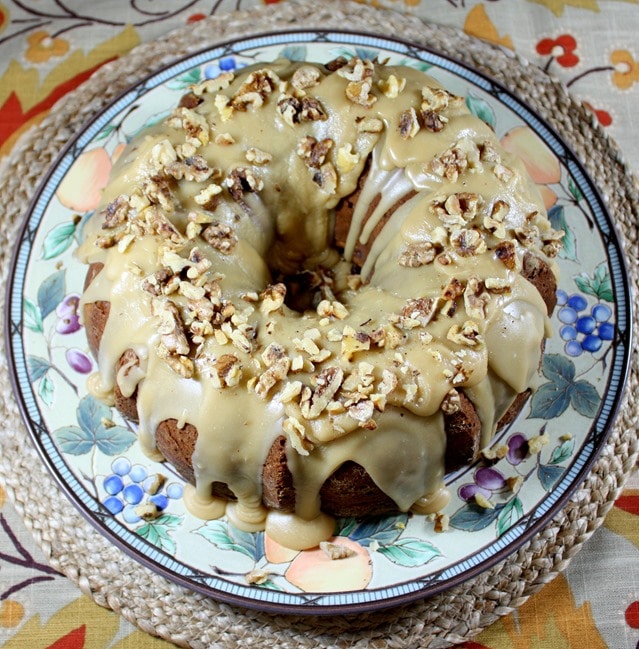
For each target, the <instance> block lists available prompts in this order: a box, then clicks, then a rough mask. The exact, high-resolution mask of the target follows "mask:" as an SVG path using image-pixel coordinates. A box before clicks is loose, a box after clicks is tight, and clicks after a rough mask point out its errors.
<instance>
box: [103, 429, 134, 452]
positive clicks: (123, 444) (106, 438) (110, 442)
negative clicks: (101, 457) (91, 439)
mask: <svg viewBox="0 0 639 649" xmlns="http://www.w3.org/2000/svg"><path fill="white" fill-rule="evenodd" d="M135 440H136V435H135V433H133V432H132V431H130V430H129V429H128V428H123V427H122V426H105V425H104V424H101V425H100V426H98V428H97V429H96V430H95V443H96V445H97V447H98V448H99V449H100V451H101V452H102V453H104V454H105V455H119V454H120V453H124V452H125V451H126V450H128V449H129V448H130V447H131V446H132V445H133V442H135Z"/></svg>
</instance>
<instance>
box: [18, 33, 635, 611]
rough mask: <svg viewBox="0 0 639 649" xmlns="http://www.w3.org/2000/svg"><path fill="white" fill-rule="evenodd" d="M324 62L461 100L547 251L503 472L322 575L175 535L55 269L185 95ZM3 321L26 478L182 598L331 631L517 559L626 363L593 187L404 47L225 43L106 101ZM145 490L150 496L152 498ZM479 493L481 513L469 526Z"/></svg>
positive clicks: (385, 521) (170, 477)
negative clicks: (34, 451)
mask: <svg viewBox="0 0 639 649" xmlns="http://www.w3.org/2000/svg"><path fill="white" fill-rule="evenodd" d="M340 55H341V56H345V57H347V58H350V57H353V56H355V55H357V56H360V57H361V58H370V59H374V58H376V57H379V58H380V59H386V58H388V59H389V60H390V62H391V63H397V64H400V63H401V64H406V65H409V66H413V67H416V68H419V69H421V70H425V71H428V73H429V74H431V75H432V76H433V77H435V78H436V79H438V80H440V81H441V82H442V83H443V84H444V86H446V87H447V88H449V89H450V90H451V91H453V92H454V93H456V94H459V95H464V96H466V97H467V99H466V101H467V104H468V107H469V108H470V110H471V112H473V113H474V114H476V115H478V116H479V117H480V118H481V119H482V120H484V121H485V122H487V123H488V124H489V125H490V126H491V128H493V129H494V131H495V132H496V133H497V135H498V137H499V139H500V140H501V141H502V143H503V145H504V147H505V148H507V149H508V150H510V151H513V152H515V153H517V154H519V155H520V156H521V157H522V158H523V160H524V162H525V164H526V166H527V167H528V170H529V172H530V174H531V176H532V178H533V179H534V181H535V182H536V183H538V185H539V187H540V190H541V193H542V195H543V197H544V200H545V202H546V205H547V207H548V210H549V215H550V220H551V222H552V225H553V227H554V228H555V229H558V230H564V231H565V236H564V242H563V243H564V247H563V252H562V253H561V256H560V258H559V265H560V268H561V282H560V289H559V291H558V308H557V309H556V310H555V313H554V315H553V320H554V327H555V330H556V332H557V335H555V336H554V337H553V338H552V339H551V340H550V341H549V342H548V345H547V348H546V352H545V355H544V358H543V364H542V367H541V377H540V384H539V388H538V390H537V391H536V392H535V394H534V396H533V397H532V399H530V400H529V402H528V404H527V405H526V407H525V409H524V411H523V412H522V413H521V414H520V416H519V418H518V419H517V420H516V421H515V422H514V423H513V424H512V425H511V426H510V428H509V429H508V430H506V431H504V432H502V433H501V434H500V436H499V437H498V438H497V439H496V440H495V444H499V445H507V447H508V454H507V455H506V456H505V457H504V458H503V459H501V460H500V461H499V462H497V464H494V465H492V466H490V467H488V466H482V465H477V466H472V467H469V468H466V469H464V470H461V471H459V472H457V473H455V474H452V475H449V476H447V483H448V485H449V488H450V491H451V492H452V494H453V498H452V502H451V503H450V505H449V506H448V508H447V513H448V515H449V516H450V529H449V530H448V531H447V532H444V533H436V532H435V531H434V525H433V521H432V520H430V519H429V518H428V517H424V516H418V515H414V516H409V515H407V514H399V515H396V516H389V517H384V518H377V519H373V520H363V521H362V520H355V519H340V520H338V522H337V529H336V530H335V536H336V537H339V540H338V542H339V543H341V544H344V545H346V546H348V547H349V548H351V549H352V550H353V553H352V555H351V556H349V557H348V558H345V559H341V560H339V561H331V560H329V559H328V557H327V556H326V555H325V554H324V553H323V552H321V551H319V550H308V551H304V552H292V551H289V550H286V549H284V548H282V547H280V546H278V545H277V544H275V543H274V542H273V541H272V540H270V539H269V538H268V537H266V535H265V534H264V533H263V532H258V533H246V532H241V531H239V530H237V529H236V528H234V527H233V526H232V525H230V524H229V523H228V522H227V521H226V520H225V519H221V520H215V521H210V522H205V521H202V520H199V519H197V518H195V517H193V516H192V515H190V514H189V513H188V512H187V511H186V510H185V508H184V505H183V502H182V492H183V482H182V480H181V479H180V478H179V477H178V476H177V475H176V474H175V473H174V472H173V471H172V469H171V467H170V466H167V465H165V464H157V463H154V462H152V461H150V460H149V459H148V458H147V457H146V456H144V455H143V454H142V452H141V450H140V449H139V448H138V445H137V444H136V443H135V438H136V436H135V430H134V428H133V426H132V425H131V424H130V423H128V422H126V421H123V420H122V419H121V418H119V417H118V415H117V413H115V412H114V411H112V410H111V409H110V408H108V407H106V406H104V405H102V404H101V403H99V402H97V401H96V400H95V399H94V398H93V397H92V396H90V395H89V394H88V392H87V389H86V379H87V376H88V375H89V374H90V373H92V372H93V371H94V370H95V364H94V361H93V360H92V359H91V357H90V356H89V354H88V350H87V343H86V340H85V335H84V331H83V328H82V325H81V323H80V322H79V319H78V302H79V294H80V292H81V291H82V284H83V278H84V275H85V269H84V267H82V266H81V265H80V264H79V263H78V262H77V261H76V260H75V259H74V257H73V249H74V248H75V246H76V243H77V241H78V240H79V238H80V234H81V229H82V224H83V222H84V219H86V218H87V216H88V215H90V214H91V212H92V210H94V209H95V207H96V206H97V204H98V201H99V198H100V191H101V189H102V188H103V187H104V186H105V184H106V182H107V178H108V174H109V171H110V169H111V166H112V161H113V160H114V158H115V157H116V156H117V155H118V154H119V153H120V151H121V150H122V148H123V146H124V145H125V144H126V142H128V141H129V140H130V139H131V138H132V137H133V136H134V135H135V134H136V133H138V132H139V131H140V130H141V129H143V128H144V127H146V126H148V125H149V124H152V123H154V122H157V121H159V120H162V119H163V118H164V117H166V116H167V115H168V114H169V112H170V110H171V108H172V106H174V105H175V104H176V103H177V101H178V99H179V97H180V96H181V94H182V93H183V92H184V91H185V89H186V88H188V86H189V85H190V84H192V83H196V82H199V81H201V80H202V79H204V78H211V77H215V76H217V75H218V74H220V73H221V72H222V71H226V70H234V69H237V68H241V67H243V66H245V65H247V64H250V63H253V62H256V61H269V60H273V59H275V58H277V57H280V56H285V57H288V58H290V59H295V60H317V61H328V60H330V59H333V58H335V57H337V56H340ZM9 306H10V310H9V313H8V322H7V337H8V342H9V345H8V349H9V357H10V361H11V364H12V371H13V375H14V382H15V386H16V393H17V396H18V399H19V402H20V403H21V407H22V411H23V414H24V418H25V420H26V423H27V425H28V427H29V429H30V431H31V434H32V437H33V440H34V442H35V444H36V446H37V447H38V449H39V452H40V454H41V455H42V457H43V459H44V462H45V463H46V465H47V466H48V467H49V469H50V470H51V471H52V472H53V474H54V475H55V477H56V478H57V480H58V482H59V483H60V485H61V486H62V488H63V490H64V491H65V492H66V494H67V495H68V496H69V497H70V498H71V500H72V501H73V502H74V503H75V505H76V506H77V507H78V508H79V509H80V510H81V511H82V513H83V514H84V515H85V516H86V518H87V519H88V520H89V521H90V522H91V523H92V524H93V525H94V526H95V527H96V528H97V529H98V530H99V531H100V532H101V533H102V534H104V535H106V536H107V537H108V538H109V539H111V540H112V541H113V542H114V543H116V544H117V545H118V546H120V547H122V548H123V549H124V550H125V551H126V552H128V553H130V554H132V555H133V556H135V557H136V558H137V559H138V560H139V561H141V562H142V563H144V564H146V565H148V566H150V567H151V568H152V569H154V570H157V571H159V572H160V573H162V574H163V575H165V576H167V577H169V578H170V579H173V580H175V581H177V582H179V583H180V584H183V585H186V586H187V587H190V588H192V589H194V590H197V591H201V592H203V593H205V594H209V595H212V596H214V597H216V598H218V599H220V600H224V601H227V602H231V603H237V604H241V605H244V606H249V607H254V608H258V609H263V610H269V611H276V612H288V613H314V614H322V613H324V614H326V613H334V612H340V613H347V612H353V611H362V610H371V609H375V608H379V607H383V606H390V605H394V604H399V603H403V602H407V601H410V600H413V599H417V598H421V597H426V596H428V595H432V594H434V593H435V592H438V591H440V590H443V589H446V588H448V587H450V586H452V585H453V584H457V583H460V582H463V581H465V580H468V579H470V578H471V577H473V576H474V575H476V574H477V573H479V572H480V571H482V570H484V569H486V568H487V567H489V566H491V565H493V564H494V563H495V562H497V561H499V560H500V559H503V558H505V557H506V556H508V555H509V554H511V553H513V552H515V551H516V550H517V549H518V548H519V547H520V546H521V545H522V544H523V543H524V542H525V541H526V540H527V539H528V538H530V536H531V535H532V534H534V533H535V532H536V531H538V530H539V529H540V528H542V527H543V525H544V524H545V523H546V522H547V521H548V520H549V519H550V517H552V515H553V513H554V512H556V511H557V510H558V508H559V507H561V506H562V504H563V503H564V502H565V501H566V499H567V498H568V497H569V496H570V494H571V493H572V492H573V491H574V490H575V489H576V488H577V486H578V485H579V484H580V482H581V481H582V479H583V478H584V476H585V475H586V473H587V471H588V469H589V467H590V465H591V464H592V462H593V461H594V459H595V458H596V456H597V454H598V453H599V451H600V449H601V448H602V446H603V444H604V440H605V437H606V434H607V432H608V431H609V430H610V427H611V422H612V419H613V417H614V414H615V410H616V408H617V405H618V403H619V399H620V395H621V392H622V389H623V385H624V381H625V376H626V372H627V366H628V359H629V350H630V330H631V325H630V322H631V317H630V309H631V306H630V300H629V289H628V284H627V281H626V276H625V272H624V263H623V260H622V256H621V252H620V246H619V243H618V240H617V238H616V236H615V232H614V228H613V226H612V223H611V219H610V216H609V215H608V214H607V212H606V208H605V207H604V205H603V203H602V201H601V198H600V197H599V195H598V193H597V191H596V189H595V186H594V184H593V182H592V180H591V179H590V178H588V177H587V176H586V174H585V173H584V170H583V168H582V166H581V165H580V163H579V162H578V161H577V160H576V159H575V157H574V156H573V154H572V153H571V151H570V150H568V149H567V147H566V146H565V145H564V144H563V143H562V141H561V139H560V138H559V137H558V136H557V135H556V134H555V133H553V132H552V131H551V130H550V129H549V128H548V127H547V125H546V124H545V123H544V122H543V121H542V120H541V119H540V118H539V117H538V116H537V115H535V114H534V113H533V112H532V111H531V110H529V109H528V108H527V107H526V106H524V105H522V104H521V103H520V102H519V101H518V100H517V99H516V97H514V96H512V95H511V94H510V93H509V92H508V91H506V90H505V89H504V88H502V87H501V86H499V85H497V84H496V83H494V82H492V81H490V80H489V79H487V78H486V77H484V76H482V75H481V74H478V73H477V72H475V71H473V70H471V69H468V68H466V67H464V66H462V65H460V64H458V63H456V62H454V61H451V60H449V59H447V58H445V57H442V56H441V55H438V54H437V53H434V52H430V51H425V50H423V49H420V48H417V47H414V46H412V45H410V44H406V43H402V42H398V41H395V40H390V39H383V38H374V37H372V36H368V35H358V34H353V33H336V32H296V33H284V34H271V35H266V36H258V37H255V38H246V39H242V40H238V41H235V42H232V43H227V44H225V45H221V46H219V47H217V48H214V49H209V50H207V51H204V52H201V53H199V54H195V55H193V56H190V57H188V58H186V59H184V60H181V61H179V62H177V63H175V64H174V65H172V66H170V67H168V68H166V69H164V70H163V71H161V72H159V73H157V74H155V75H153V76H151V77H150V78H147V79H145V80H144V81H142V82H140V83H139V84H138V85H136V86H135V87H133V88H131V89H130V90H129V91H128V92H126V93H125V94H124V95H122V96H121V97H120V98H119V99H117V100H116V101H115V102H114V103H113V104H112V105H110V106H109V107H108V108H107V109H106V110H104V111H103V112H102V113H101V114H99V115H98V116H97V117H96V118H95V119H94V120H93V121H91V122H90V123H89V124H88V125H87V126H86V127H85V128H84V130H83V131H82V132H80V133H78V134H77V135H76V137H75V138H74V139H73V141H72V142H71V143H70V144H69V145H68V147H67V148H66V150H65V151H64V152H63V154H62V155H61V156H60V158H59V159H58V160H57V162H56V163H55V164H54V165H53V167H52V169H51V171H50V173H49V174H48V176H47V178H46V179H45V181H44V182H43V184H42V185H41V187H40V189H39V191H38V193H37V195H36V196H35V198H34V201H33V204H32V206H31V209H30V211H29V214H28V218H27V222H26V224H25V227H24V230H23V232H22V234H21V238H20V241H19V242H18V249H17V252H16V256H15V260H14V268H13V275H12V281H11V285H10V286H9ZM107 422H115V425H113V424H112V423H111V424H109V425H107ZM540 442H546V443H545V444H541V443H540ZM158 474H160V475H162V476H164V477H165V478H166V480H165V481H164V482H163V484H161V486H160V487H159V488H158V481H157V479H156V477H157V475H158ZM513 483H514V484H516V485H517V486H518V487H519V488H517V489H514V490H513V489H512V485H513ZM477 493H480V494H482V495H483V496H485V498H486V499H487V500H488V501H490V503H492V508H482V507H478V506H477V505H476V504H475V503H476V499H475V495H476V494H477ZM147 500H151V501H152V502H153V503H155V504H156V506H157V507H158V509H159V510H160V511H161V515H160V516H159V517H158V518H156V519H154V520H152V521H149V522H146V521H143V520H141V519H140V518H139V517H138V516H137V515H136V513H135V510H136V506H137V505H138V504H139V503H142V502H146V501H147Z"/></svg>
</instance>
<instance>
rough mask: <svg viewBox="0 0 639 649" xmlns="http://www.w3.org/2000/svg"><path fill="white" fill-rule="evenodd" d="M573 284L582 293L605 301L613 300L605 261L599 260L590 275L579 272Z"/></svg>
mask: <svg viewBox="0 0 639 649" xmlns="http://www.w3.org/2000/svg"><path fill="white" fill-rule="evenodd" d="M574 279H575V284H576V285H577V287H578V288H579V290H580V291H581V292H582V293H586V294H587V295H592V296H594V297H596V298H598V299H600V300H604V301H605V302H614V297H615V296H614V293H613V291H612V282H611V280H610V273H609V271H608V266H607V265H606V262H601V263H600V264H599V265H598V266H597V268H595V271H594V273H593V274H592V275H588V274H587V273H581V275H577V277H575V278H574Z"/></svg>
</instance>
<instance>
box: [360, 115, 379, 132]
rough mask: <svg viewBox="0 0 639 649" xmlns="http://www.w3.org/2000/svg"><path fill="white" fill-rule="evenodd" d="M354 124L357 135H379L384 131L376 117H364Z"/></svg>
mask: <svg viewBox="0 0 639 649" xmlns="http://www.w3.org/2000/svg"><path fill="white" fill-rule="evenodd" d="M356 122H357V131H358V132H359V133H381V132H382V131H383V130H384V122H383V121H382V120H381V119H378V118H377V117H364V118H362V119H359V120H356Z"/></svg>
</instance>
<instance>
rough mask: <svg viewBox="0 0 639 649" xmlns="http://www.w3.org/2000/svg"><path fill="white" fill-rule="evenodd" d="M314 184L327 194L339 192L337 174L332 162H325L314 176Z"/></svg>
mask: <svg viewBox="0 0 639 649" xmlns="http://www.w3.org/2000/svg"><path fill="white" fill-rule="evenodd" d="M313 182H314V183H315V184H316V185H317V186H318V187H319V188H320V189H321V190H322V191H324V192H326V193H327V194H334V193H335V192H336V191H337V172H336V171H335V167H333V165H332V164H331V163H330V162H325V163H324V164H323V165H322V166H321V167H320V168H319V169H318V170H317V171H316V172H315V173H314V174H313Z"/></svg>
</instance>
